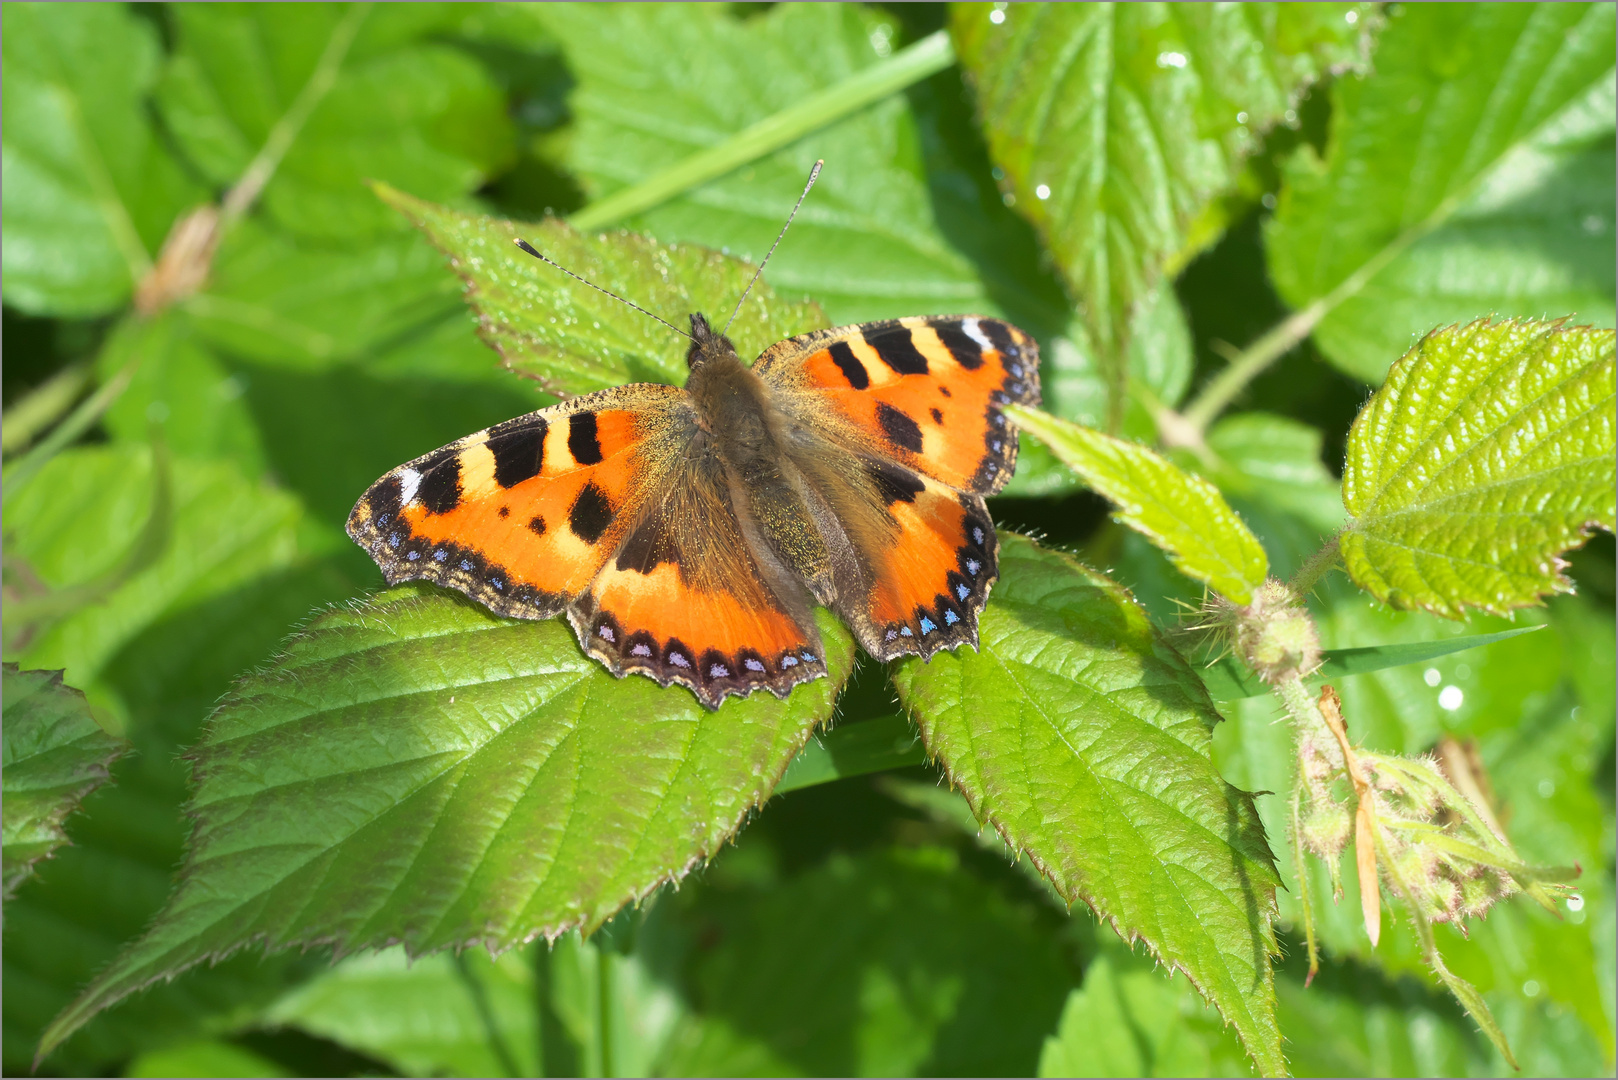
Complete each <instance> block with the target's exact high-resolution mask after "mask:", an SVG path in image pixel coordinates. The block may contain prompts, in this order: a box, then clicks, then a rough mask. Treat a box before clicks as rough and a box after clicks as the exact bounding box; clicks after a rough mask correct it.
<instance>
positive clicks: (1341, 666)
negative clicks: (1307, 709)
mask: <svg viewBox="0 0 1618 1080" xmlns="http://www.w3.org/2000/svg"><path fill="white" fill-rule="evenodd" d="M1538 629H1539V627H1537V626H1519V627H1517V628H1516V629H1515V630H1501V631H1499V632H1497V633H1493V634H1471V635H1468V636H1466V637H1457V638H1450V639H1448V640H1446V641H1407V642H1404V643H1402V644H1398V645H1363V646H1359V647H1356V648H1352V649H1327V650H1326V651H1325V652H1324V653H1322V657H1323V659H1324V662H1323V663H1322V664H1321V665H1320V668H1319V670H1317V671H1316V672H1315V673H1314V674H1313V675H1311V676H1310V677H1309V681H1310V682H1316V683H1320V682H1334V681H1335V680H1338V679H1346V678H1348V677H1349V676H1350V675H1363V674H1365V673H1366V672H1368V671H1382V670H1383V669H1385V668H1393V667H1403V666H1405V665H1407V664H1419V663H1422V662H1423V661H1425V660H1436V659H1438V658H1439V657H1440V656H1448V655H1449V654H1451V653H1458V652H1465V651H1466V650H1467V649H1476V648H1480V647H1482V646H1484V645H1492V644H1494V643H1495V642H1496V641H1504V640H1506V639H1507V638H1514V637H1517V636H1518V635H1520V634H1532V633H1533V632H1534V631H1535V630H1538ZM1200 673H1201V675H1202V683H1203V685H1204V686H1206V687H1207V688H1208V696H1209V697H1211V698H1213V699H1214V700H1215V701H1239V700H1241V699H1242V698H1250V697H1258V696H1260V695H1262V694H1268V693H1269V692H1270V688H1269V687H1268V686H1266V685H1265V684H1264V681H1263V680H1262V679H1260V678H1259V677H1258V676H1257V675H1255V674H1253V673H1252V672H1251V671H1250V670H1248V669H1247V667H1246V665H1244V664H1241V663H1239V662H1238V661H1236V660H1235V659H1234V658H1231V657H1228V656H1227V657H1223V658H1221V659H1219V660H1216V661H1215V662H1213V663H1212V664H1209V665H1208V666H1207V667H1205V668H1202V669H1200Z"/></svg>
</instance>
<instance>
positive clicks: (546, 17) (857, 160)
mask: <svg viewBox="0 0 1618 1080" xmlns="http://www.w3.org/2000/svg"><path fill="white" fill-rule="evenodd" d="M536 15H537V17H539V18H540V19H541V20H542V21H543V22H544V23H545V24H546V25H547V26H548V27H549V28H550V29H551V30H552V31H554V32H555V34H556V35H557V37H558V38H559V39H560V40H561V41H562V44H563V49H564V51H565V54H566V56H567V61H568V66H569V68H570V69H571V70H572V72H573V74H574V75H575V76H576V77H577V78H578V86H577V88H576V89H575V91H574V92H573V93H572V95H571V96H570V98H569V105H570V107H571V109H572V111H573V114H574V116H575V117H576V122H575V125H574V129H573V131H572V134H571V136H570V139H569V141H568V143H567V148H566V163H567V165H568V166H569V167H570V168H571V169H572V170H573V171H574V172H575V173H576V174H577V175H578V176H579V178H580V180H581V181H582V183H583V185H584V187H585V190H586V192H588V193H589V194H590V195H591V196H593V197H601V196H605V195H610V194H612V193H614V192H616V191H618V190H621V189H623V188H625V187H628V186H629V185H631V184H635V183H637V182H640V181H642V180H646V179H648V178H650V177H652V176H655V175H657V174H658V173H660V172H662V171H664V170H666V169H668V168H669V167H671V166H673V165H675V164H677V163H679V162H681V161H683V160H685V159H686V158H688V157H689V156H691V155H692V154H693V153H696V152H699V151H702V150H706V149H708V148H709V147H711V146H714V145H716V144H718V143H720V142H722V141H724V140H725V139H727V138H729V137H730V136H732V135H734V134H736V133H737V132H740V131H743V130H745V129H746V128H748V127H750V126H752V125H753V124H755V123H757V122H759V121H761V120H765V119H767V118H769V117H771V116H773V115H775V114H777V113H779V112H781V111H782V110H785V109H789V108H791V107H793V106H796V105H798V104H799V103H800V102H802V101H803V100H804V99H805V98H806V97H808V96H809V95H812V94H814V93H816V92H817V91H820V90H823V89H826V88H828V87H831V86H835V85H837V84H838V83H840V82H842V81H843V80H844V79H846V78H848V77H849V76H851V75H853V74H855V73H857V72H860V71H862V70H864V69H866V68H868V67H870V66H872V65H875V64H877V63H879V62H881V60H882V58H883V57H884V56H885V55H886V54H887V53H888V52H889V51H890V50H891V49H892V48H893V44H894V43H893V41H892V39H893V37H894V34H895V31H896V27H895V25H894V20H893V19H892V17H891V16H884V15H883V14H882V13H880V12H877V11H872V10H868V9H865V8H863V7H861V6H858V5H853V4H780V5H777V6H775V7H774V8H772V9H771V10H770V11H768V12H765V13H763V14H761V15H758V16H756V17H753V18H748V19H745V20H744V19H740V18H737V17H735V16H734V15H733V14H732V13H731V12H729V11H727V10H725V9H724V8H722V7H720V6H718V5H701V4H690V5H686V4H644V5H638V4H625V5H615V6H613V7H612V8H610V9H606V10H603V8H602V7H601V6H598V5H584V4H581V5H544V6H542V7H540V8H537V9H536ZM648 56H656V57H658V63H656V64H655V65H653V64H648V63H647V62H646V59H645V58H646V57H648ZM631 73H632V74H631ZM969 123H970V119H969V114H967V113H966V112H965V110H964V109H963V108H962V107H961V104H960V101H959V78H958V76H957V75H956V74H955V73H954V71H953V70H951V71H946V72H944V73H942V74H940V75H938V76H936V77H934V79H932V80H930V81H929V82H928V83H925V84H920V85H918V86H916V87H914V88H912V89H911V90H910V91H908V92H907V93H906V94H905V95H894V96H893V97H891V98H889V99H887V100H885V101H882V102H880V103H878V104H875V105H872V106H871V107H869V108H867V109H865V110H864V111H862V112H859V113H856V114H854V115H852V116H848V117H844V118H841V119H837V120H836V121H835V122H833V123H830V124H828V126H826V127H824V128H822V129H820V130H818V131H815V132H813V133H812V134H810V135H807V136H805V137H804V138H802V139H800V140H798V141H797V142H796V143H794V144H792V145H791V146H788V147H785V148H783V149H781V150H778V151H776V152H774V153H771V154H768V155H766V156H764V157H761V158H760V159H758V160H757V161H755V162H753V163H751V164H749V165H747V166H746V167H744V168H740V169H738V170H736V171H735V172H733V173H731V174H730V175H728V176H724V177H721V178H719V179H717V180H714V181H711V182H709V183H706V184H703V185H701V186H699V187H697V188H695V189H694V190H691V191H689V192H687V193H685V194H684V195H682V196H681V197H679V198H676V199H672V200H670V201H669V202H667V203H665V204H664V205H662V206H660V207H657V208H656V209H653V210H650V211H648V212H646V213H644V214H639V215H636V216H635V217H633V218H631V219H630V220H629V221H628V222H626V224H627V225H629V226H630V227H632V228H635V229H637V230H638V231H642V232H646V233H649V234H650V235H653V236H655V237H657V238H658V239H660V240H663V241H665V242H670V241H690V242H695V243H699V244H704V245H706V246H708V247H712V248H719V249H721V250H727V249H728V250H729V251H732V252H736V253H738V254H742V255H745V256H746V257H747V258H749V259H753V260H757V259H760V258H762V257H763V256H764V253H765V252H766V251H768V250H769V247H770V244H771V242H772V241H773V240H774V239H775V236H776V234H777V232H778V231H779V230H780V228H781V224H782V222H783V221H784V220H785V218H786V215H787V211H788V210H790V209H791V207H792V201H793V199H794V198H796V196H797V194H798V192H799V191H800V190H802V188H803V182H804V178H805V177H806V176H807V175H808V173H809V169H810V166H812V165H813V164H814V163H815V161H816V160H817V159H822V158H823V159H824V160H825V162H826V166H825V170H824V171H823V172H822V173H821V176H820V181H819V183H817V184H816V185H815V189H814V192H813V193H812V194H811V195H810V196H809V198H808V200H807V201H806V202H805V203H804V205H803V209H802V210H801V211H800V212H799V214H798V217H797V220H796V222H795V223H794V224H793V226H792V231H791V232H790V233H788V234H787V238H786V241H785V242H784V243H782V245H781V248H780V250H779V251H778V252H777V253H776V255H775V257H774V258H773V259H772V260H771V263H770V270H769V276H770V278H771V279H772V280H773V281H774V283H775V286H776V288H777V290H778V291H780V292H781V293H782V294H784V295H788V296H794V297H795V296H800V295H808V296H811V297H813V298H814V299H815V300H817V301H819V302H820V303H821V304H822V305H824V306H825V309H826V311H827V312H829V313H830V315H831V317H832V319H833V320H834V321H835V322H837V323H849V322H858V321H861V320H864V319H876V318H891V317H898V316H904V315H917V314H943V313H948V312H967V311H974V312H981V313H983V314H989V315H1002V316H1008V317H1011V318H1012V319H1013V320H1014V321H1017V322H1019V323H1022V324H1024V325H1025V328H1026V329H1028V330H1030V331H1031V332H1035V333H1038V334H1040V335H1041V336H1043V335H1044V334H1045V333H1046V332H1048V331H1050V330H1056V329H1060V328H1061V327H1062V326H1063V325H1064V324H1065V323H1066V321H1067V312H1066V310H1065V307H1066V305H1065V303H1064V302H1063V298H1062V296H1061V291H1060V288H1059V286H1057V285H1056V284H1055V282H1054V281H1053V280H1052V279H1051V277H1050V276H1049V275H1048V274H1047V273H1046V272H1044V271H1043V270H1042V269H1041V268H1040V266H1039V263H1038V255H1037V251H1036V249H1035V245H1034V243H1033V242H1032V237H1031V236H1030V235H1028V230H1027V229H1026V228H1025V227H1022V226H1021V224H1020V223H1019V222H1018V221H1017V219H1016V218H1015V216H1014V215H1013V214H1012V213H1011V212H1009V211H1007V210H1006V209H1005V208H1004V207H1003V206H1000V205H999V201H998V199H996V198H995V197H994V192H993V189H992V188H990V187H986V185H985V178H984V176H983V175H982V174H983V173H984V172H985V171H986V168H987V163H986V162H981V157H982V150H981V148H980V147H977V146H972V145H963V143H964V142H965V141H966V140H964V139H963V136H965V135H968V134H969V128H968V127H967V125H969ZM980 162H981V164H980ZM980 185H985V186H983V187H980Z"/></svg>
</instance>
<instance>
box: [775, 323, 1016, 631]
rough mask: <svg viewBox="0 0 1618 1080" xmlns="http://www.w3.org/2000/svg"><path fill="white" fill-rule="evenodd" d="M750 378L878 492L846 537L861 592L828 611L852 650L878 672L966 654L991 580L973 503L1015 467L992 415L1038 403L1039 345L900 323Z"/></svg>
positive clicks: (809, 339) (980, 330)
mask: <svg viewBox="0 0 1618 1080" xmlns="http://www.w3.org/2000/svg"><path fill="white" fill-rule="evenodd" d="M754 370H755V371H756V372H757V373H758V374H759V375H760V377H761V378H763V379H764V381H765V382H766V384H768V385H769V386H770V388H771V391H772V393H773V395H774V399H775V402H776V404H777V405H778V406H779V407H780V408H781V409H782V410H783V411H784V412H785V413H787V414H788V415H789V416H791V417H792V418H793V419H794V420H796V421H797V422H798V423H800V424H801V425H802V426H804V427H805V428H807V429H808V430H810V431H811V432H813V433H814V434H815V436H817V437H819V438H823V439H826V440H828V441H829V442H831V443H832V444H834V445H835V446H837V447H838V448H839V449H840V450H842V451H845V452H852V453H853V454H854V455H856V457H857V458H858V459H859V460H861V461H862V462H864V463H865V465H864V467H865V469H866V471H867V472H868V473H869V474H870V475H871V476H872V477H873V478H874V479H875V485H874V486H875V489H876V491H877V492H878V493H879V495H880V502H881V503H882V504H883V506H882V509H881V511H880V513H881V514H882V518H881V520H880V521H879V522H877V524H876V525H875V526H874V527H872V526H870V525H866V526H863V527H861V526H857V527H854V528H850V529H848V530H847V531H848V533H849V536H850V539H851V541H852V542H853V543H854V545H855V546H856V547H858V548H860V549H861V550H860V551H859V552H858V554H859V556H860V559H861V561H862V562H863V563H864V564H865V565H866V566H867V567H868V568H869V569H868V571H867V576H866V580H865V581H863V582H862V583H861V584H862V587H861V588H857V589H840V590H839V596H838V603H837V605H836V606H837V610H838V613H839V614H841V615H842V616H843V617H844V618H845V619H846V620H847V621H848V622H849V624H850V625H851V626H852V627H853V628H854V631H855V633H856V635H857V636H858V637H859V639H860V644H861V645H862V646H863V647H864V648H865V649H866V651H867V652H869V653H871V654H872V655H873V656H875V657H877V658H878V659H883V660H888V659H893V658H895V657H898V656H904V655H919V656H923V657H926V656H931V655H932V654H933V653H935V652H937V651H938V650H939V649H944V648H953V647H954V646H955V645H957V644H960V643H961V642H969V643H971V644H974V645H975V644H976V643H977V615H978V613H979V612H980V611H981V610H982V608H983V605H984V603H985V602H986V601H987V599H988V593H989V589H990V587H991V586H992V585H993V583H994V581H995V578H996V576H997V574H998V565H997V556H998V550H999V549H998V543H997V541H996V538H995V535H994V528H993V525H992V523H991V521H990V518H989V513H988V508H987V506H986V505H985V504H984V502H983V496H984V495H990V494H993V493H994V492H996V491H998V490H1000V489H1001V488H1002V487H1004V486H1005V484H1006V482H1007V481H1008V480H1009V479H1010V478H1011V474H1012V472H1013V471H1014V470H1015V468H1016V462H1017V435H1016V431H1015V430H1014V429H1013V427H1012V426H1011V424H1010V423H1009V421H1008V420H1007V419H1006V416H1005V414H1004V411H1003V406H1004V405H1005V404H1007V403H1008V402H1018V403H1021V404H1029V405H1032V404H1037V403H1038V402H1039V350H1038V346H1037V345H1036V344H1035V343H1034V342H1033V340H1032V339H1030V338H1029V337H1028V335H1026V334H1024V333H1023V332H1022V331H1021V330H1019V329H1017V328H1016V327H1014V326H1011V325H1010V324H1009V323H1005V322H1001V321H999V320H996V319H989V318H985V317H982V316H954V317H927V318H909V319H898V320H891V321H886V322H875V323H865V324H863V325H860V326H847V327H840V328H838V329H834V330H824V331H817V332H815V333H811V334H805V335H803V336H801V337H797V338H792V339H790V340H788V341H783V342H781V343H779V344H778V345H775V346H773V347H772V348H770V349H769V350H768V351H766V352H765V353H764V355H763V356H761V357H760V358H759V361H758V363H757V364H755V365H754ZM824 482H826V481H823V483H824ZM831 482H832V483H835V481H831ZM834 501H835V500H834ZM845 505H847V504H846V503H845Z"/></svg>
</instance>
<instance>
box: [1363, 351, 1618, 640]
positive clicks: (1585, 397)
mask: <svg viewBox="0 0 1618 1080" xmlns="http://www.w3.org/2000/svg"><path fill="white" fill-rule="evenodd" d="M1615 355H1618V350H1615V347H1614V335H1613V332H1612V331H1611V330H1604V331H1602V330H1591V329H1589V328H1587V327H1581V328H1574V329H1564V328H1562V327H1561V326H1560V325H1558V324H1555V323H1531V322H1504V323H1494V324H1490V323H1488V322H1487V321H1479V322H1475V323H1472V324H1471V325H1470V326H1464V327H1450V328H1448V329H1445V330H1436V331H1434V332H1433V333H1431V334H1429V335H1428V336H1427V337H1425V338H1423V339H1422V341H1421V343H1420V344H1419V345H1418V346H1417V347H1416V348H1414V349H1412V350H1411V351H1410V352H1409V353H1408V354H1407V355H1406V356H1405V357H1404V358H1403V359H1401V360H1400V361H1399V363H1398V364H1397V365H1395V367H1394V368H1393V370H1392V371H1390V372H1389V373H1388V381H1387V383H1386V385H1384V386H1383V387H1382V389H1381V390H1379V391H1377V393H1376V395H1375V396H1374V397H1373V398H1372V399H1371V401H1370V403H1369V404H1368V405H1366V407H1365V409H1364V410H1363V411H1362V412H1361V413H1360V415H1359V417H1358V418H1357V419H1356V420H1355V421H1354V427H1353V429H1352V430H1351V431H1350V432H1349V438H1348V463H1347V467H1346V468H1345V470H1344V472H1343V503H1344V505H1345V506H1347V507H1348V512H1349V513H1350V514H1351V515H1352V516H1353V517H1354V519H1355V520H1354V523H1353V525H1352V527H1351V528H1350V529H1349V530H1348V531H1347V532H1345V533H1344V534H1343V537H1342V540H1341V544H1342V552H1343V560H1344V562H1345V563H1346V564H1347V566H1348V572H1349V574H1350V575H1352V576H1353V578H1354V580H1355V581H1356V582H1357V583H1359V584H1360V585H1361V586H1362V587H1364V588H1366V589H1369V590H1370V591H1371V592H1372V593H1373V594H1374V595H1375V596H1376V597H1377V598H1378V599H1381V600H1385V601H1387V602H1388V603H1390V604H1393V605H1394V606H1395V607H1404V608H1408V607H1421V608H1425V609H1427V610H1429V611H1435V612H1437V613H1439V614H1441V615H1447V616H1449V617H1451V618H1459V617H1461V614H1462V613H1463V612H1464V611H1465V609H1466V608H1469V607H1472V608H1481V609H1483V610H1484V611H1490V612H1495V613H1497V614H1498V613H1504V612H1506V611H1509V610H1511V609H1512V608H1518V607H1524V606H1526V605H1529V604H1533V603H1537V602H1538V601H1539V598H1540V596H1541V595H1542V594H1544V593H1548V592H1565V591H1568V590H1569V589H1571V588H1572V582H1570V581H1569V580H1568V579H1567V578H1566V577H1564V576H1563V575H1562V574H1561V572H1560V567H1561V560H1560V559H1559V558H1558V557H1557V556H1558V555H1560V553H1561V552H1563V551H1565V550H1566V549H1568V548H1569V547H1572V546H1574V545H1576V544H1579V543H1582V542H1583V538H1584V536H1585V534H1586V533H1587V531H1588V530H1589V529H1591V528H1592V527H1595V526H1602V527H1604V528H1606V529H1607V530H1608V531H1611V530H1612V528H1613V525H1614V500H1613V482H1614V471H1613V454H1614V434H1615V432H1614V429H1615V428H1618V420H1615V419H1614V416H1613V398H1614V393H1615V387H1614V380H1615V368H1614V358H1615Z"/></svg>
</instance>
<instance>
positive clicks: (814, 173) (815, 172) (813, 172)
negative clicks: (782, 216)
mask: <svg viewBox="0 0 1618 1080" xmlns="http://www.w3.org/2000/svg"><path fill="white" fill-rule="evenodd" d="M824 164H826V159H825V158H821V159H820V160H819V161H817V162H815V167H814V168H812V169H810V170H809V182H808V183H807V184H805V185H803V194H802V195H799V196H798V201H797V203H796V204H795V205H794V206H793V207H792V213H790V214H788V215H787V223H786V224H785V225H783V226H781V233H780V235H779V236H777V237H776V238H775V243H773V244H771V245H770V250H769V251H767V252H765V253H764V262H761V263H759V264H758V269H757V270H755V271H754V272H753V280H752V281H749V282H748V283H747V288H745V289H743V290H742V298H741V299H740V300H738V301H736V310H735V311H732V312H731V313H730V320H729V322H726V323H725V328H724V329H723V330H721V331H720V333H722V334H728V333H730V324H731V323H733V322H735V321H736V316H737V315H739V314H741V310H742V304H743V302H745V301H746V300H747V294H748V293H750V292H752V291H753V284H754V282H757V281H758V276H759V275H760V274H762V273H764V267H765V265H766V264H767V263H768V262H769V261H770V256H771V255H774V254H775V249H776V248H778V247H780V246H781V237H782V236H785V235H786V234H787V230H788V229H790V228H792V219H793V218H795V217H797V216H798V207H799V206H802V205H803V200H805V199H807V198H808V197H809V189H810V188H812V187H814V186H815V181H816V180H818V179H820V167H821V166H822V165H824Z"/></svg>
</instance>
